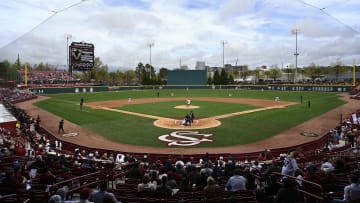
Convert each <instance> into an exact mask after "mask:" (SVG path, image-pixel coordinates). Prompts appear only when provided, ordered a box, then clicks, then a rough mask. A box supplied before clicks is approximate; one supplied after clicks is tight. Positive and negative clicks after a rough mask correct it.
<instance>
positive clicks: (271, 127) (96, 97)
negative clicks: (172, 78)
mask: <svg viewBox="0 0 360 203" xmlns="http://www.w3.org/2000/svg"><path fill="white" fill-rule="evenodd" d="M157 92H160V97H163V98H164V97H171V93H173V95H174V96H173V97H182V98H183V97H188V98H191V97H220V98H228V97H229V96H228V95H229V93H231V94H232V97H235V98H254V99H266V100H274V98H275V97H276V96H278V97H280V100H282V101H293V102H298V104H296V105H292V106H289V107H287V108H283V109H271V110H267V111H260V112H256V113H250V114H243V115H239V116H234V117H228V118H224V119H221V120H220V121H221V123H222V125H220V126H218V127H216V128H210V129H203V130H200V131H201V132H202V133H213V134H214V136H212V139H213V140H214V142H203V143H201V144H199V145H197V146H195V147H219V146H229V145H240V144H246V143H252V142H256V141H259V140H262V139H265V138H268V137H271V136H274V135H276V134H278V133H280V132H282V131H284V130H286V129H288V128H291V127H294V126H296V125H298V124H300V123H303V122H305V121H307V120H309V119H311V118H314V117H316V116H319V115H321V114H323V113H325V112H327V111H329V110H331V109H333V108H335V107H338V106H340V105H342V104H344V101H342V100H340V99H339V96H338V95H337V94H335V93H315V92H285V91H245V90H189V91H186V90H159V91H158V90H147V91H140V90H134V91H123V92H121V91H120V92H101V93H78V94H56V95H46V96H49V97H50V99H48V100H45V101H41V102H38V103H36V105H37V106H38V107H41V108H43V109H45V110H47V111H49V112H52V113H54V114H56V115H58V116H60V117H62V118H64V119H66V120H69V121H71V122H73V123H76V124H78V125H79V126H81V127H83V128H86V129H89V130H91V131H93V132H96V133H98V134H101V135H102V136H104V137H107V138H108V139H110V140H113V141H115V142H122V143H126V144H133V145H142V146H152V147H167V145H166V144H165V143H163V142H161V141H159V140H158V139H157V137H158V136H160V135H163V134H168V133H171V132H173V131H174V130H171V129H163V128H158V127H155V126H154V125H153V122H154V120H153V119H149V118H143V117H138V116H132V115H127V114H122V113H117V112H110V111H104V110H95V109H90V108H88V107H84V109H83V110H82V111H80V109H79V102H80V98H81V97H83V98H84V100H85V103H87V102H94V101H105V100H127V99H128V98H132V99H137V98H155V97H156V95H157ZM300 96H302V97H303V103H302V104H301V103H300ZM309 100H310V101H311V108H308V107H307V101H309ZM184 102H185V101H181V100H179V104H178V105H182V104H184ZM194 102H195V103H194V105H197V104H199V106H201V108H200V109H195V110H194V112H195V116H197V117H207V116H214V115H221V114H224V113H231V112H237V111H243V110H246V109H252V108H258V107H255V106H251V105H243V104H231V103H218V102H212V101H209V102H205V101H194ZM177 103H178V102H176V101H175V102H161V103H149V104H141V105H140V104H139V105H129V106H123V107H121V109H124V110H127V111H134V112H140V113H146V114H151V115H158V116H164V117H183V116H185V114H186V113H188V110H181V111H177V110H176V109H173V108H172V106H174V105H175V104H177ZM200 104H201V105H200ZM259 126H261V127H259ZM65 128H66V123H65Z"/></svg>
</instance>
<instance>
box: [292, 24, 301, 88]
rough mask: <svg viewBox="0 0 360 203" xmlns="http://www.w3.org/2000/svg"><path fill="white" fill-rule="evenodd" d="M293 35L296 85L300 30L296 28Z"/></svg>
mask: <svg viewBox="0 0 360 203" xmlns="http://www.w3.org/2000/svg"><path fill="white" fill-rule="evenodd" d="M291 32H292V34H295V54H294V55H295V73H294V83H296V75H297V58H298V56H299V53H298V45H297V41H298V34H299V33H300V30H299V29H297V28H295V29H293V30H292V31H291Z"/></svg>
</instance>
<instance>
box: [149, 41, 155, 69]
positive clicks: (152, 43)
mask: <svg viewBox="0 0 360 203" xmlns="http://www.w3.org/2000/svg"><path fill="white" fill-rule="evenodd" d="M154 45H155V44H154V42H150V43H148V47H149V48H150V66H151V47H153V46H154Z"/></svg>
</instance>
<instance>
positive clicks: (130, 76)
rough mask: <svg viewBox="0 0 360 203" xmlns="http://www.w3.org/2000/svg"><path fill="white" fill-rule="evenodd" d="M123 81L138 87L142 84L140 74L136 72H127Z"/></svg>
mask: <svg viewBox="0 0 360 203" xmlns="http://www.w3.org/2000/svg"><path fill="white" fill-rule="evenodd" d="M123 80H124V81H125V83H126V84H127V85H135V84H136V85H138V84H139V83H140V81H139V78H138V74H137V73H136V71H134V70H128V71H126V72H125V74H124V78H123Z"/></svg>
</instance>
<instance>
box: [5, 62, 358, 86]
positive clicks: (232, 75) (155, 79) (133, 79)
mask: <svg viewBox="0 0 360 203" xmlns="http://www.w3.org/2000/svg"><path fill="white" fill-rule="evenodd" d="M27 67H28V70H29V71H31V70H57V69H58V68H57V67H56V66H53V65H50V64H48V63H39V64H34V65H31V66H30V65H28V66H27ZM24 68H25V63H20V61H19V60H17V61H16V62H14V63H10V62H9V61H7V60H4V61H2V62H0V80H1V79H2V80H6V81H8V80H13V81H17V80H19V78H18V73H17V70H20V69H24ZM359 69H360V67H359V66H357V67H356V71H357V72H358V71H359ZM348 71H352V66H346V65H344V64H343V63H342V62H341V61H340V60H339V59H338V60H337V61H336V62H335V63H332V64H330V65H329V66H320V65H317V64H315V63H311V64H309V65H308V66H305V67H303V68H297V69H295V68H294V67H288V66H287V67H286V68H279V67H278V66H277V65H272V66H270V68H269V69H267V68H263V67H260V68H256V69H255V70H243V71H231V72H227V71H225V69H216V70H215V71H214V73H213V74H212V76H209V77H208V79H207V84H209V85H211V84H214V85H229V84H234V83H235V79H242V80H243V81H246V79H247V78H248V77H250V76H253V78H254V80H255V82H260V80H270V79H271V80H273V81H276V80H278V79H279V78H280V77H281V76H282V75H283V74H285V75H287V76H288V82H291V81H293V80H294V75H295V73H297V74H302V75H304V76H306V77H309V78H311V80H313V81H314V80H315V79H316V78H321V77H322V76H323V75H324V74H333V75H334V76H335V78H336V79H335V80H336V82H337V81H338V80H339V78H340V76H341V75H343V74H344V73H345V72H348ZM167 76H168V69H167V68H160V69H159V71H158V73H156V71H155V69H154V67H153V66H152V65H150V64H143V63H142V62H139V63H138V65H137V66H136V67H135V68H134V70H124V71H120V70H115V71H111V72H110V71H109V68H108V65H106V64H103V62H102V61H101V60H100V58H99V57H96V58H95V61H94V68H93V70H91V71H84V72H77V71H74V72H73V78H74V79H75V80H79V81H81V82H96V83H100V84H105V85H139V84H142V85H165V84H166V81H167Z"/></svg>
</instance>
